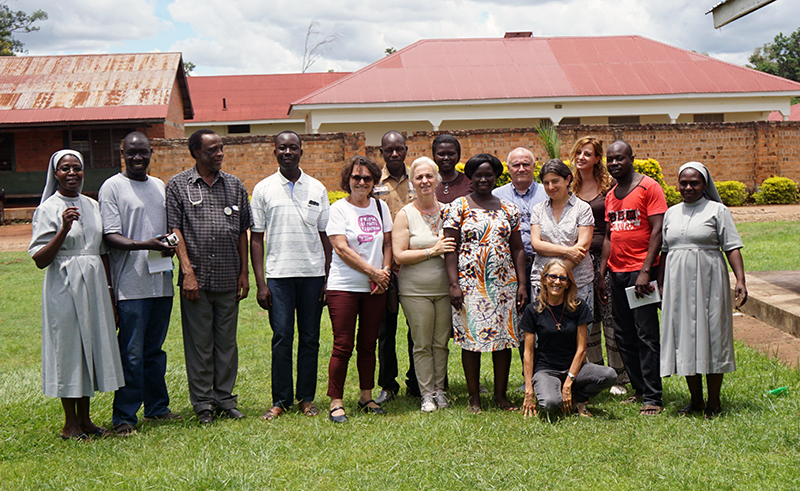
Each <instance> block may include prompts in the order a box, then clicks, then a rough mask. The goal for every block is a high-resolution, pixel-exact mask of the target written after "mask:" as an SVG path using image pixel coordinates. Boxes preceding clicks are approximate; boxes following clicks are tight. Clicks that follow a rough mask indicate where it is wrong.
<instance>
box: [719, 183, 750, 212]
mask: <svg viewBox="0 0 800 491" xmlns="http://www.w3.org/2000/svg"><path fill="white" fill-rule="evenodd" d="M716 187H717V192H718V193H719V197H720V198H721V199H722V203H723V204H724V205H725V206H742V205H743V204H744V202H745V201H747V188H746V187H745V185H744V183H742V182H739V181H721V182H718V183H716Z"/></svg>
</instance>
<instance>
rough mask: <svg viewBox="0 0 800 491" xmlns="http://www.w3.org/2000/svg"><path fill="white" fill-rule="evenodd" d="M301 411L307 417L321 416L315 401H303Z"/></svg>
mask: <svg viewBox="0 0 800 491" xmlns="http://www.w3.org/2000/svg"><path fill="white" fill-rule="evenodd" d="M300 411H302V412H303V414H305V415H306V416H316V415H317V414H319V409H317V406H315V405H314V401H303V402H301V403H300Z"/></svg>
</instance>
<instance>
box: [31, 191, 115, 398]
mask: <svg viewBox="0 0 800 491" xmlns="http://www.w3.org/2000/svg"><path fill="white" fill-rule="evenodd" d="M68 206H75V207H78V209H79V211H80V214H81V216H80V219H79V220H75V221H74V222H73V223H72V228H71V229H70V231H69V233H68V234H67V237H66V239H65V240H64V244H63V245H62V246H61V249H60V250H59V251H58V254H57V255H56V257H55V259H54V260H53V262H52V263H50V265H49V266H47V269H46V270H45V275H44V285H43V287H42V390H43V391H44V394H45V395H46V396H50V397H60V398H64V397H68V398H79V397H91V396H93V395H94V393H95V391H96V390H99V391H101V392H110V391H114V390H117V389H118V388H120V387H122V386H123V385H125V377H124V376H123V372H122V364H121V362H120V357H119V345H118V343H117V336H116V332H115V327H114V311H113V307H112V305H111V297H110V296H109V293H108V281H107V280H106V273H105V269H104V268H103V262H102V260H101V259H100V254H104V253H105V248H104V245H103V224H102V220H101V218H100V208H99V206H98V204H97V202H96V201H95V200H93V199H91V198H88V197H86V196H83V195H79V196H78V197H76V198H68V197H66V196H63V195H61V193H58V192H56V193H55V194H53V195H52V196H50V197H49V198H47V200H46V201H44V202H43V203H42V204H40V205H39V207H38V208H36V211H35V212H34V215H33V237H32V239H31V244H30V246H29V247H28V253H29V254H30V255H31V256H33V255H34V254H35V253H36V252H37V251H39V249H41V248H42V247H44V246H45V245H46V244H47V243H48V242H49V241H50V239H52V238H53V237H54V236H55V235H56V233H57V232H58V230H59V229H60V228H61V223H62V219H61V214H62V213H63V212H64V209H65V208H67V207H68Z"/></svg>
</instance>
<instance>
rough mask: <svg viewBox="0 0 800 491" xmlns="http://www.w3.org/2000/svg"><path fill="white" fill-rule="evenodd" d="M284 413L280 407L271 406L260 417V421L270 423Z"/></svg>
mask: <svg viewBox="0 0 800 491" xmlns="http://www.w3.org/2000/svg"><path fill="white" fill-rule="evenodd" d="M285 412H286V410H285V409H283V408H282V407H280V406H272V407H271V408H269V409H267V412H265V413H264V414H262V415H261V419H263V420H264V421H272V420H273V419H275V418H277V417H278V416H280V415H281V414H283V413H285Z"/></svg>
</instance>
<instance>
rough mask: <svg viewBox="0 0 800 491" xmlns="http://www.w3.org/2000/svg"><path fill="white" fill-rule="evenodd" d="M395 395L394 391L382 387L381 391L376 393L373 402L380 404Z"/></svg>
mask: <svg viewBox="0 0 800 491" xmlns="http://www.w3.org/2000/svg"><path fill="white" fill-rule="evenodd" d="M396 396H397V393H396V392H394V391H393V390H389V389H383V390H381V393H380V394H378V397H377V398H376V399H375V403H376V404H378V405H380V404H383V403H384V402H389V401H391V400H392V399H394V398H395V397H396ZM359 404H361V403H360V402H359Z"/></svg>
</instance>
